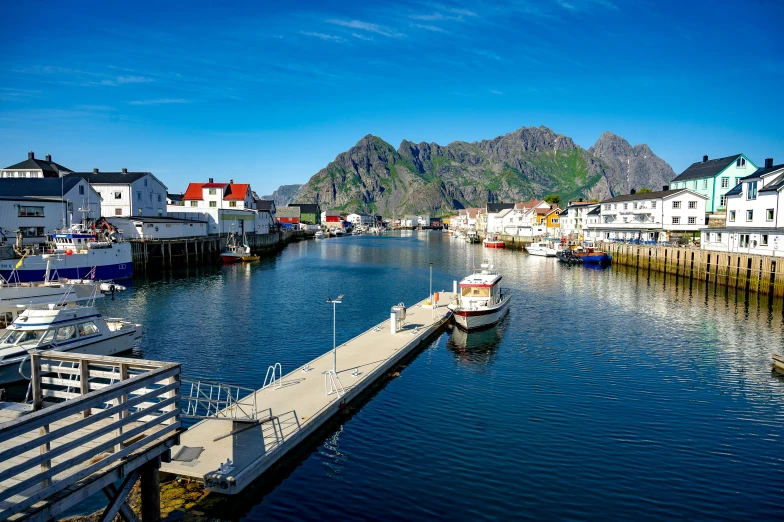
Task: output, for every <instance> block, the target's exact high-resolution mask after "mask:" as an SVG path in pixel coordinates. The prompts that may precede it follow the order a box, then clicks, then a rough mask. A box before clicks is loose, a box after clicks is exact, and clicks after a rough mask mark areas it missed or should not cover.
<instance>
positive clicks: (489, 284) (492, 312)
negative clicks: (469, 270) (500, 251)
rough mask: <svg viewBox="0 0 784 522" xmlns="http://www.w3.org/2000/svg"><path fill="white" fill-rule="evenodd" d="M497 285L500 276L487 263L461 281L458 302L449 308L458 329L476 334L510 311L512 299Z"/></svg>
mask: <svg viewBox="0 0 784 522" xmlns="http://www.w3.org/2000/svg"><path fill="white" fill-rule="evenodd" d="M500 283H501V275H499V274H498V273H497V272H496V271H495V269H494V267H493V265H491V264H489V263H486V262H485V263H482V265H481V266H480V270H479V271H475V272H474V273H473V274H471V275H469V276H468V277H466V278H465V279H463V280H462V281H460V293H459V296H458V301H457V303H453V304H450V305H449V309H450V310H452V312H453V313H454V316H455V322H456V323H457V326H459V327H460V328H463V329H464V330H475V329H477V328H484V327H486V326H490V325H493V324H495V323H497V322H498V321H500V320H501V319H502V318H503V317H504V315H506V313H507V312H508V311H509V299H510V298H511V296H510V295H509V293H508V292H506V291H505V290H504V289H503V288H501V286H500Z"/></svg>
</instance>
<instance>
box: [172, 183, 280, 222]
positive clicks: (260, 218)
mask: <svg viewBox="0 0 784 522" xmlns="http://www.w3.org/2000/svg"><path fill="white" fill-rule="evenodd" d="M182 202H183V204H182V205H169V207H168V211H169V215H172V214H188V213H194V212H199V213H203V214H205V216H206V217H207V218H208V221H209V223H210V233H211V234H227V233H229V232H235V233H238V234H241V233H251V232H255V233H257V234H266V233H268V232H269V230H270V227H271V226H272V224H273V223H272V218H271V214H270V212H269V211H267V210H264V209H261V210H259V209H257V208H256V200H255V198H254V194H253V191H252V190H251V188H250V185H249V184H247V183H234V180H229V182H228V183H216V182H215V181H214V180H213V179H212V178H210V179H209V181H208V182H207V183H190V184H189V185H188V189H187V190H186V191H185V194H184V195H183V197H182Z"/></svg>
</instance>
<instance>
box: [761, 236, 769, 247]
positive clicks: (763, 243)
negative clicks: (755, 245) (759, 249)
mask: <svg viewBox="0 0 784 522" xmlns="http://www.w3.org/2000/svg"><path fill="white" fill-rule="evenodd" d="M760 246H768V235H767V234H762V235H760Z"/></svg>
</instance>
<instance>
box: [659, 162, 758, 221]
mask: <svg viewBox="0 0 784 522" xmlns="http://www.w3.org/2000/svg"><path fill="white" fill-rule="evenodd" d="M755 170H757V166H756V165H755V164H754V163H753V162H752V161H751V160H750V159H749V158H747V157H746V155H745V154H735V155H734V156H727V157H726V158H718V159H714V160H709V159H708V156H703V157H702V161H698V162H697V163H692V165H691V166H690V167H689V168H688V169H686V170H684V171H683V172H682V173H681V174H680V175H678V177H676V178H675V179H674V180H672V182H671V183H670V188H672V189H689V190H691V191H693V192H696V193H697V194H701V195H703V196H705V197H707V198H708V200H707V201H706V202H705V211H706V212H708V213H714V212H724V211H725V210H726V208H727V206H726V195H727V192H729V191H730V189H732V188H733V187H734V186H735V185H737V184H738V183H740V180H741V178H743V177H745V176H748V175H749V174H751V173H752V172H754V171H755Z"/></svg>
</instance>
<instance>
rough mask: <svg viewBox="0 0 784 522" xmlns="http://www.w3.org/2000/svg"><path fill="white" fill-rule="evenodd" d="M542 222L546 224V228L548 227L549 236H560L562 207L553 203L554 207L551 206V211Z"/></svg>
mask: <svg viewBox="0 0 784 522" xmlns="http://www.w3.org/2000/svg"><path fill="white" fill-rule="evenodd" d="M541 223H542V225H544V227H545V229H547V235H548V236H560V235H561V224H560V223H561V209H560V208H558V207H557V206H555V205H553V207H552V208H550V212H548V213H547V214H545V215H544V217H543V218H542V222H541Z"/></svg>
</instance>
